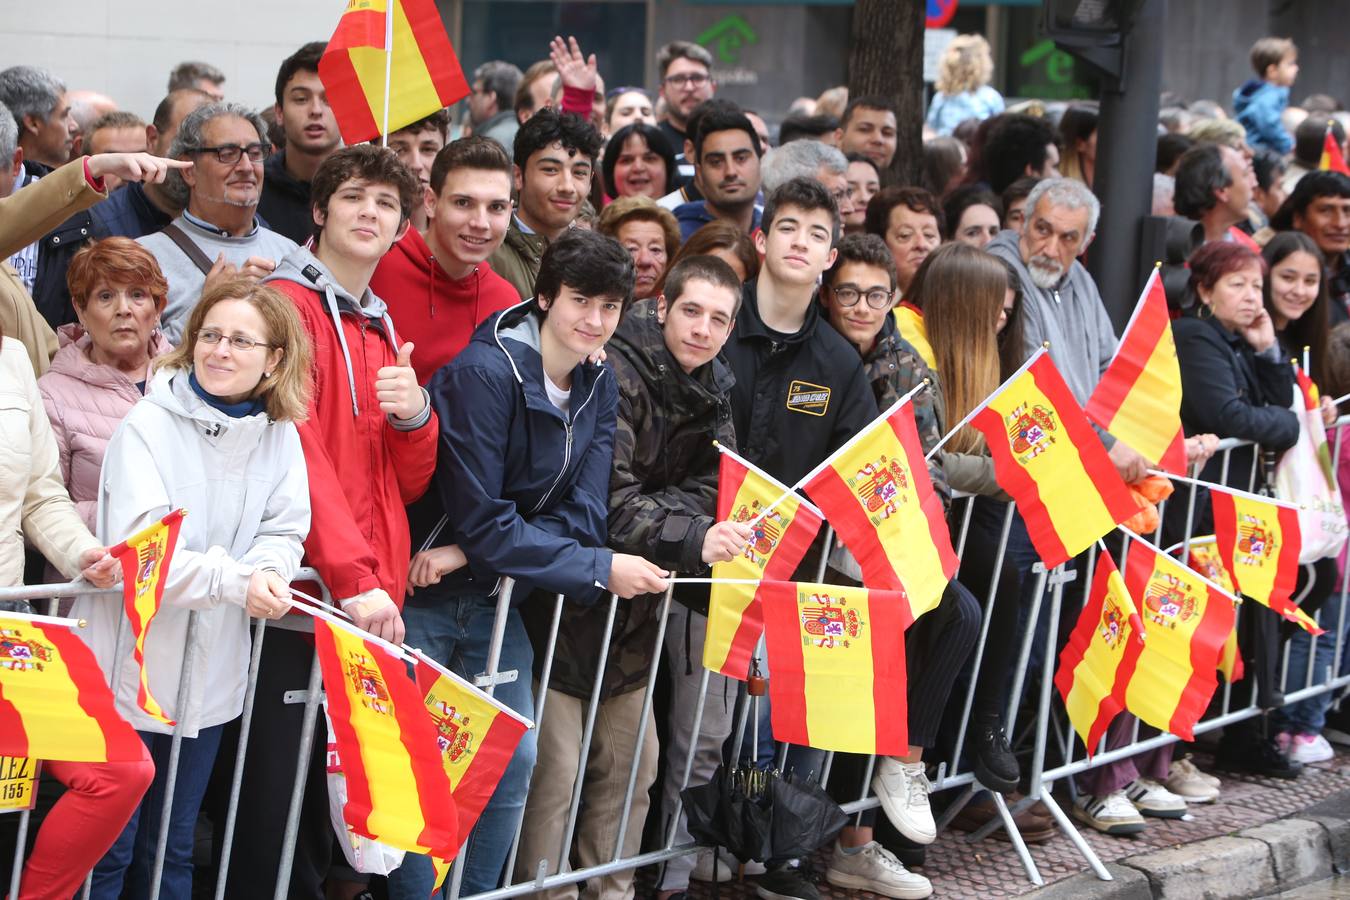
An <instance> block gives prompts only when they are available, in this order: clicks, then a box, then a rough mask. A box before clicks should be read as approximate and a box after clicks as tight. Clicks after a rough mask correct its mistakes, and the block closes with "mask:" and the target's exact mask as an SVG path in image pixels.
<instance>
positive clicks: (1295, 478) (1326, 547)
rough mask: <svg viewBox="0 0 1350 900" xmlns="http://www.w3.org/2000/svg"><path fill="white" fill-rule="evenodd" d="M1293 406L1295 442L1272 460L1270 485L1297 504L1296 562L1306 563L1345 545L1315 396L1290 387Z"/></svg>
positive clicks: (1342, 511) (1337, 494)
mask: <svg viewBox="0 0 1350 900" xmlns="http://www.w3.org/2000/svg"><path fill="white" fill-rule="evenodd" d="M1309 407H1311V409H1310V408H1309ZM1293 409H1294V414H1295V415H1297V416H1298V417H1299V430H1298V443H1297V444H1295V445H1294V446H1293V447H1291V448H1289V449H1288V450H1286V451H1285V454H1284V456H1283V457H1281V459H1280V462H1279V464H1278V465H1276V467H1275V483H1274V488H1275V496H1276V497H1279V498H1280V499H1281V500H1289V501H1290V502H1293V503H1298V504H1300V505H1301V506H1302V507H1303V508H1302V509H1300V510H1299V513H1298V524H1299V531H1300V532H1301V533H1302V537H1303V550H1302V552H1301V553H1299V557H1298V561H1299V562H1301V563H1310V562H1315V561H1317V560H1319V559H1324V558H1326V557H1328V556H1335V555H1336V554H1338V553H1340V552H1341V548H1342V547H1344V546H1345V539H1346V522H1345V504H1344V502H1343V501H1342V499H1341V489H1340V486H1339V485H1338V484H1337V483H1336V476H1335V474H1334V473H1333V472H1332V471H1331V448H1330V447H1328V446H1327V430H1326V426H1325V425H1323V424H1322V412H1321V409H1320V407H1319V405H1318V403H1317V401H1316V395H1314V394H1310V393H1308V392H1306V390H1299V389H1297V388H1296V389H1295V391H1294V407H1293Z"/></svg>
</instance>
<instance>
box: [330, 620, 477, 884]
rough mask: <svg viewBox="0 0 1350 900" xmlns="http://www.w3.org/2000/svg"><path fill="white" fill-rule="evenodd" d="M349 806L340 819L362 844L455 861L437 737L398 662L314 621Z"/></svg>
mask: <svg viewBox="0 0 1350 900" xmlns="http://www.w3.org/2000/svg"><path fill="white" fill-rule="evenodd" d="M314 645H315V649H316V650H317V652H318V656H319V668H320V669H321V670H322V672H323V687H324V691H325V693H326V694H327V696H328V717H329V719H330V720H331V721H332V723H333V736H334V740H335V742H336V744H337V751H338V757H339V758H340V759H341V761H342V771H343V773H344V774H345V775H346V777H347V804H346V806H344V807H343V809H342V816H343V818H344V819H345V820H346V822H347V824H348V825H350V826H351V828H352V830H353V831H355V832H356V833H357V834H359V835H362V836H363V837H368V838H370V839H371V840H376V841H380V842H381V843H383V844H388V845H389V846H391V847H397V848H399V849H402V850H407V851H410V852H413V853H424V854H425V853H432V854H434V855H436V856H439V857H441V858H442V859H453V858H454V856H455V853H456V852H457V851H458V849H459V828H458V818H457V815H456V813H455V802H454V799H453V797H452V795H451V789H450V780H449V777H448V776H447V775H446V771H445V767H444V766H443V765H442V758H441V752H440V747H439V745H438V742H437V729H436V728H435V726H434V725H433V724H432V721H431V718H430V717H429V716H427V715H426V714H425V712H424V711H423V704H422V695H421V693H420V692H419V691H418V690H417V685H416V684H414V683H413V680H412V679H411V678H409V677H408V670H407V667H406V666H405V665H404V663H403V661H402V660H400V659H399V658H398V657H396V656H394V654H392V653H390V652H389V651H388V650H386V649H384V648H383V647H381V646H379V645H378V644H376V643H375V642H374V641H373V640H370V639H367V638H364V637H362V636H361V635H360V634H359V633H357V632H355V631H353V630H350V629H348V628H345V627H342V626H334V625H330V624H329V623H328V622H326V621H324V620H323V619H319V618H316V619H315V620H314Z"/></svg>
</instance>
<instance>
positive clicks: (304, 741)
mask: <svg viewBox="0 0 1350 900" xmlns="http://www.w3.org/2000/svg"><path fill="white" fill-rule="evenodd" d="M322 688H323V673H322V671H321V670H320V669H319V654H318V653H317V652H316V653H315V654H314V661H313V662H312V663H310V667H309V687H308V688H307V689H306V694H305V712H304V718H303V720H302V721H301V725H300V746H298V747H296V748H295V784H293V785H291V805H290V807H289V808H288V809H287V810H286V830H285V832H283V834H282V838H281V862H280V864H279V865H278V866H277V883H276V887H275V889H274V890H273V892H272V900H286V894H287V893H288V892H289V890H290V886H291V865H292V864H293V863H294V861H295V839H296V836H297V835H299V833H300V804H301V803H302V802H303V801H304V799H305V781H306V775H308V771H309V759H310V753H311V752H312V751H313V746H314V724H315V722H316V721H317V720H318V718H319V696H320V694H321V693H322Z"/></svg>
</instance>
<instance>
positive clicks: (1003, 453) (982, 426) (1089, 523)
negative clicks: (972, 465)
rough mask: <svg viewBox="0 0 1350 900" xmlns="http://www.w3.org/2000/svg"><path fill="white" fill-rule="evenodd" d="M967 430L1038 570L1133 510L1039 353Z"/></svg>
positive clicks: (1086, 426)
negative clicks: (978, 436) (979, 436)
mask: <svg viewBox="0 0 1350 900" xmlns="http://www.w3.org/2000/svg"><path fill="white" fill-rule="evenodd" d="M970 424H971V425H973V426H974V427H976V428H978V429H979V430H980V431H981V432H983V433H984V437H985V442H986V443H987V444H988V445H989V452H990V455H991V456H993V458H994V475H995V477H996V478H997V479H998V483H999V485H1000V486H1001V487H1002V488H1003V489H1004V490H1005V491H1007V492H1008V493H1009V494H1011V495H1012V498H1013V500H1015V501H1016V503H1017V509H1018V511H1020V512H1021V513H1022V518H1023V519H1024V520H1025V521H1026V525H1027V533H1028V534H1029V535H1030V537H1031V542H1032V544H1033V545H1035V547H1036V552H1037V553H1038V554H1039V555H1040V557H1041V561H1042V562H1043V563H1045V566H1046V568H1054V567H1055V566H1058V565H1060V564H1061V563H1064V562H1067V561H1068V560H1070V559H1072V558H1073V557H1075V556H1077V555H1078V554H1079V553H1082V552H1083V551H1084V550H1086V549H1087V548H1088V547H1090V546H1091V545H1092V542H1093V541H1095V540H1097V539H1098V538H1100V537H1101V536H1102V535H1104V534H1106V533H1107V532H1108V531H1110V530H1111V529H1112V528H1114V527H1115V526H1117V525H1119V524H1120V523H1121V522H1124V521H1125V520H1126V519H1129V518H1130V517H1131V516H1133V515H1134V514H1135V512H1136V511H1137V507H1136V506H1135V502H1134V498H1133V497H1132V496H1131V495H1130V489H1129V488H1128V487H1126V485H1125V482H1123V481H1121V480H1120V475H1118V474H1117V473H1116V468H1115V466H1114V465H1112V463H1111V459H1110V457H1108V456H1107V455H1106V449H1105V448H1104V447H1102V442H1101V439H1100V438H1098V437H1097V433H1096V432H1095V431H1093V430H1092V426H1091V425H1090V424H1088V420H1087V417H1086V416H1084V415H1083V410H1082V409H1081V408H1080V407H1079V406H1078V403H1077V402H1076V401H1075V400H1074V398H1073V394H1072V393H1071V392H1070V391H1069V387H1068V385H1066V384H1065V383H1064V378H1063V377H1062V376H1061V375H1060V374H1059V370H1058V369H1056V368H1055V364H1054V363H1053V362H1051V361H1050V357H1049V356H1048V355H1047V354H1046V352H1045V349H1044V348H1042V349H1040V350H1037V351H1036V352H1035V354H1033V355H1032V357H1031V359H1029V360H1028V361H1027V362H1026V364H1025V365H1023V366H1022V368H1021V369H1019V370H1018V371H1017V372H1016V373H1015V374H1014V375H1013V376H1012V377H1011V378H1009V379H1008V380H1007V381H1005V382H1004V383H1003V385H1002V386H1001V387H1000V388H999V389H998V390H997V391H995V392H994V393H993V394H992V395H991V396H990V397H989V399H988V400H986V401H985V402H984V405H983V406H982V407H981V408H979V409H978V410H977V411H976V412H975V413H974V414H973V415H972V416H971V419H970ZM957 427H958V428H959V427H960V425H958V426H957Z"/></svg>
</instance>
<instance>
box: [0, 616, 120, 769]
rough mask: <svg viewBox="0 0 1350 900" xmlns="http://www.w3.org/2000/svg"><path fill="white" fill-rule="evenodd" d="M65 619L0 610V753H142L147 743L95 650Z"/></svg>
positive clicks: (107, 757)
mask: <svg viewBox="0 0 1350 900" xmlns="http://www.w3.org/2000/svg"><path fill="white" fill-rule="evenodd" d="M65 621H67V622H71V623H73V622H74V620H65ZM61 622H62V620H60V619H50V618H48V617H46V616H26V615H22V614H20V613H0V756H18V757H26V758H30V759H59V760H69V761H71V762H130V761H134V760H139V759H142V758H143V757H144V756H145V745H144V744H142V743H141V739H140V738H139V737H138V736H137V735H136V732H135V731H133V730H132V728H131V726H130V725H129V724H127V720H126V719H124V718H122V716H121V715H120V714H118V712H117V707H116V703H115V702H114V701H113V695H112V691H111V690H109V689H108V683H107V682H106V681H105V680H104V676H103V670H102V669H100V668H99V665H98V661H97V660H96V659H94V654H93V651H91V650H90V649H89V647H88V646H87V645H86V644H85V643H84V641H82V640H80V639H79V638H78V637H76V636H75V635H74V634H72V633H71V631H70V627H69V625H66V624H60V623H61Z"/></svg>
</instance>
